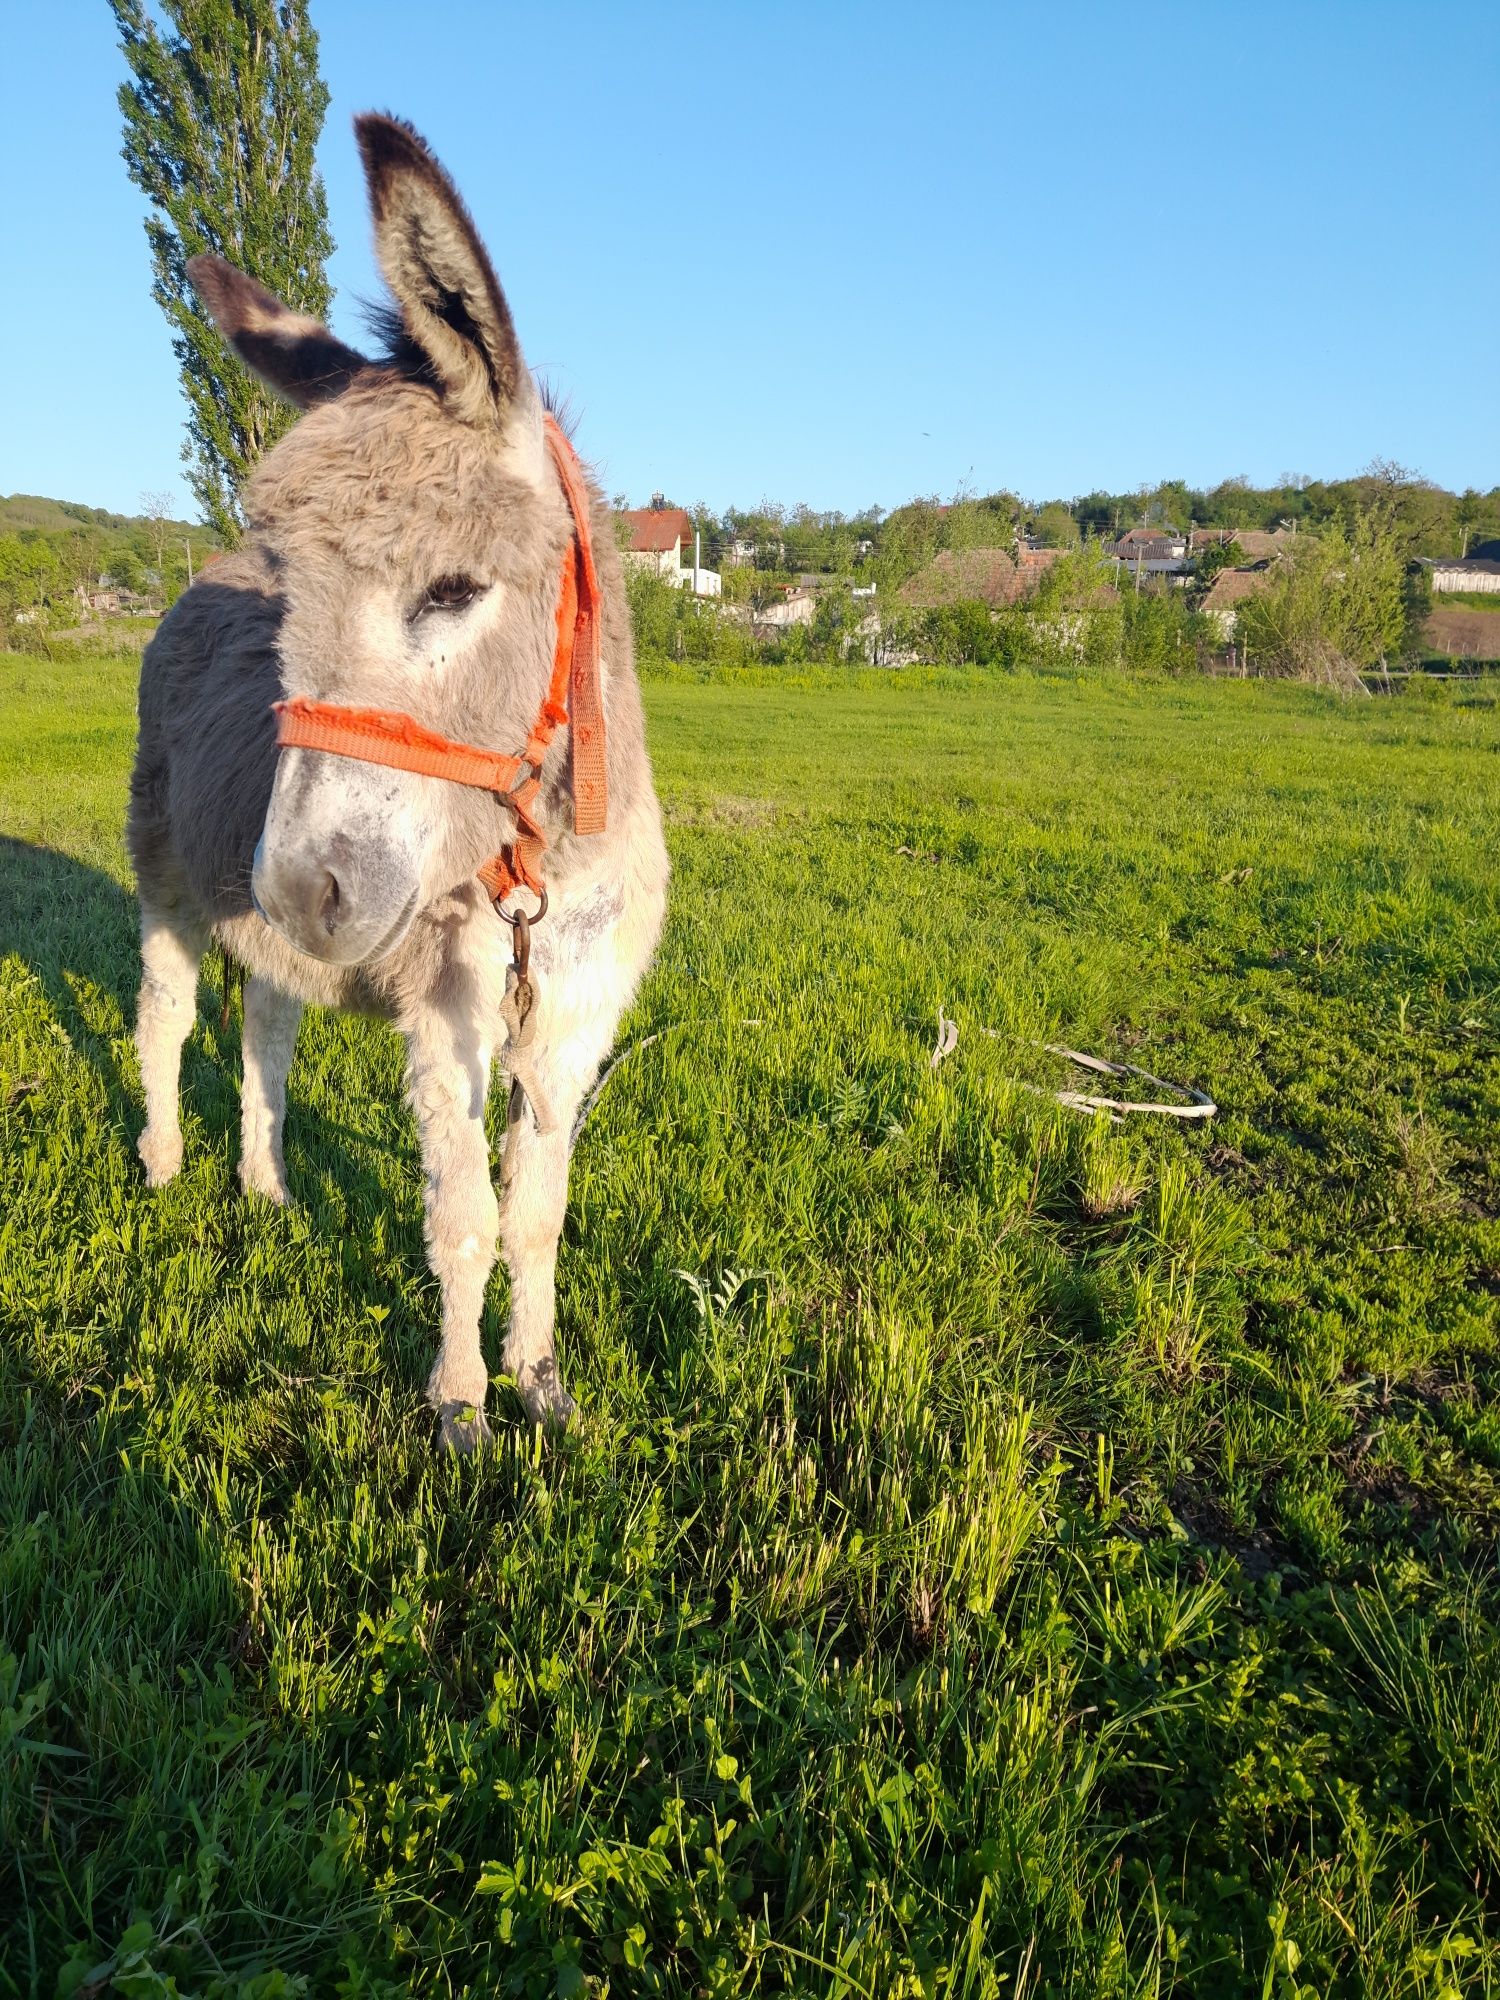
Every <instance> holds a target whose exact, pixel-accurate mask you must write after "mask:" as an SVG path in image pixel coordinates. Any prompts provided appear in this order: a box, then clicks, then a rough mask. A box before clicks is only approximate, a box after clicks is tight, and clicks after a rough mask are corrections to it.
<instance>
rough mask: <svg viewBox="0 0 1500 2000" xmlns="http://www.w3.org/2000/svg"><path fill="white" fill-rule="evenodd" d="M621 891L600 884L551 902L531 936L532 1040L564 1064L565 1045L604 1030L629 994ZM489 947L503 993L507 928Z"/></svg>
mask: <svg viewBox="0 0 1500 2000" xmlns="http://www.w3.org/2000/svg"><path fill="white" fill-rule="evenodd" d="M623 914H624V895H623V891H622V889H621V887H620V885H619V884H617V883H600V884H597V885H596V886H595V887H593V888H592V889H590V890H588V891H587V892H586V893H585V894H584V895H583V896H581V897H578V898H577V899H574V900H570V901H568V902H565V903H562V904H561V905H554V907H553V909H551V910H550V911H549V912H548V914H547V917H546V919H545V921H544V922H542V923H541V924H538V925H537V926H536V927H535V929H534V930H533V932H532V935H531V980H532V985H533V987H534V989H535V993H536V1006H537V1008H538V1019H537V1029H536V1033H537V1039H538V1041H539V1042H540V1043H541V1044H542V1045H543V1046H544V1047H545V1048H547V1049H548V1050H550V1051H553V1052H555V1053H556V1054H557V1055H559V1056H560V1057H561V1058H562V1059H563V1062H564V1066H566V1061H567V1054H568V1045H569V1044H570V1043H574V1042H582V1043H587V1044H588V1045H589V1047H590V1048H592V1047H593V1046H594V1044H595V1043H596V1041H597V1038H598V1035H599V1032H600V1030H601V1026H602V1027H603V1030H604V1032H605V1033H606V1035H607V1034H609V1033H611V1032H612V1031H613V1026H614V1023H615V1021H616V1020H617V1019H618V1018H619V1015H620V1012H621V1010H622V1008H623V1007H624V1006H625V1005H626V1003H627V1002H628V1000H629V999H630V996H631V993H632V991H633V990H634V987H635V983H636V979H637V977H638V968H637V967H636V966H634V965H633V964H631V963H630V962H629V955H628V953H627V952H626V951H625V950H624V949H623V936H622V933H623V928H624V927H623V925H622V922H621V919H622V917H623ZM497 930H498V933H499V935H498V937H494V938H492V939H491V942H490V946H489V959H490V964H489V976H490V978H491V979H492V980H498V983H499V990H500V991H502V992H503V991H504V983H505V972H506V968H507V966H508V965H509V964H510V961H511V936H510V931H509V928H508V927H507V926H505V925H503V924H502V925H498V926H497Z"/></svg>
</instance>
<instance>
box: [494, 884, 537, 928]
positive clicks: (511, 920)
mask: <svg viewBox="0 0 1500 2000" xmlns="http://www.w3.org/2000/svg"><path fill="white" fill-rule="evenodd" d="M537 894H538V895H539V896H540V897H541V899H542V900H541V901H540V902H539V903H538V904H537V906H536V908H535V909H534V910H533V911H532V913H531V915H530V916H529V917H528V916H526V912H525V911H524V910H518V911H517V912H516V914H515V915H514V916H512V915H511V913H510V911H509V910H507V909H504V908H502V906H501V902H500V898H499V897H498V896H496V897H495V899H494V902H493V904H492V905H491V907H492V908H493V910H494V912H495V915H496V916H497V917H503V918H504V919H505V921H506V923H508V924H510V925H511V926H512V928H514V926H515V925H516V924H517V923H518V922H520V920H521V919H522V918H523V917H524V918H525V919H526V922H527V923H529V924H539V923H540V922H541V921H542V918H543V917H545V916H546V914H547V891H546V890H545V889H538V891H537Z"/></svg>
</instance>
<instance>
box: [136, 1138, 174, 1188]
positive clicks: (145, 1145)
mask: <svg viewBox="0 0 1500 2000" xmlns="http://www.w3.org/2000/svg"><path fill="white" fill-rule="evenodd" d="M135 1149H136V1151H137V1152H138V1153H139V1154H140V1156H141V1165H142V1166H143V1167H144V1168H145V1169H146V1185H147V1187H154V1188H159V1187H165V1186H166V1184H167V1182H168V1181H170V1180H174V1179H175V1178H176V1175H177V1171H178V1169H179V1168H180V1167H181V1165H182V1134H181V1133H180V1132H153V1131H152V1129H151V1127H150V1126H149V1125H148V1126H147V1127H146V1129H145V1131H144V1132H143V1133H142V1134H141V1136H140V1138H139V1139H137V1140H136V1142H135Z"/></svg>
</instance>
